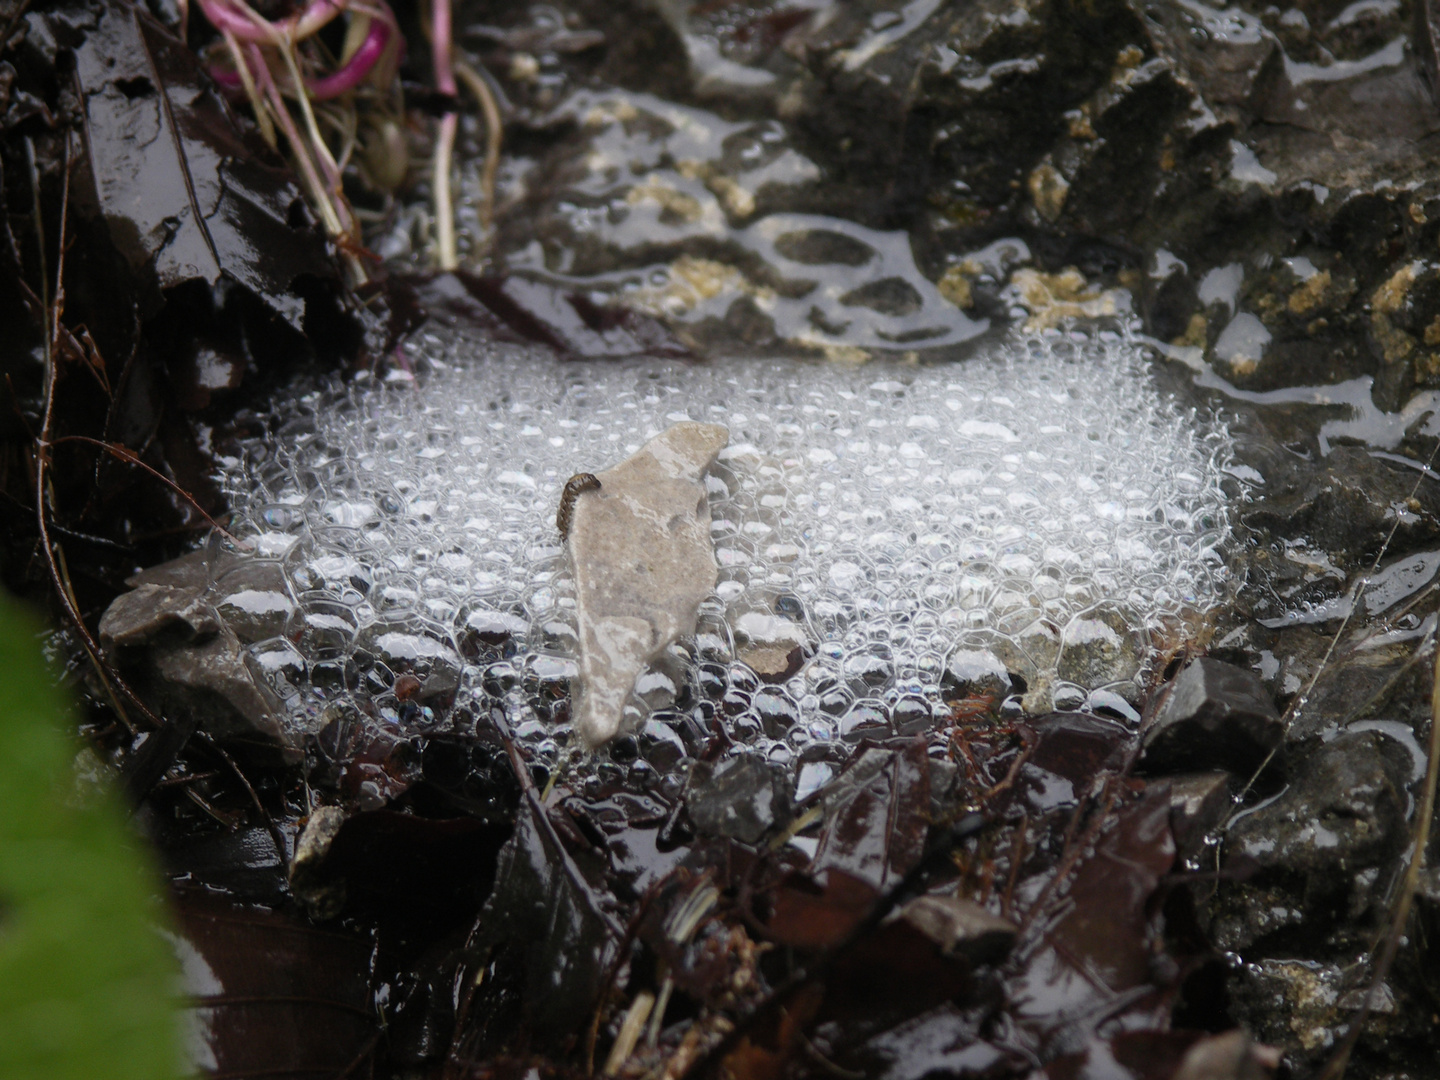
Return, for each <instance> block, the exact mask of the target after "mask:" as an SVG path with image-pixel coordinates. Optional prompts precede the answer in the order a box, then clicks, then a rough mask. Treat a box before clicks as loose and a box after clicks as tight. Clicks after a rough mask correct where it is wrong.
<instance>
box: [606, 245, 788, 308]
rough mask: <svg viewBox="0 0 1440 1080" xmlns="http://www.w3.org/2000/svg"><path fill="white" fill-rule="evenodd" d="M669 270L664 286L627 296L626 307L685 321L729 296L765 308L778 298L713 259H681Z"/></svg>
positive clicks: (631, 293)
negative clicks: (702, 307) (709, 303)
mask: <svg viewBox="0 0 1440 1080" xmlns="http://www.w3.org/2000/svg"><path fill="white" fill-rule="evenodd" d="M666 269H667V273H666V280H665V283H664V284H662V285H651V286H646V287H645V288H642V289H636V290H635V291H634V292H629V293H626V294H625V303H626V304H627V305H628V306H629V307H632V308H635V309H636V310H638V311H643V312H645V313H646V314H649V315H657V316H671V317H683V316H685V315H688V314H690V313H691V312H692V311H694V310H695V309H696V308H697V307H699V306H700V305H701V304H703V303H705V302H706V301H707V300H713V299H715V298H716V297H717V296H722V295H724V294H727V293H728V294H732V295H734V296H737V297H738V296H750V297H753V298H754V299H756V300H758V301H760V302H761V303H762V304H763V303H765V302H767V301H769V300H772V299H774V296H775V293H774V290H772V289H768V288H765V287H764V286H758V285H756V284H755V283H754V282H752V281H751V280H750V279H749V278H747V277H746V276H745V275H744V274H742V273H740V271H739V270H736V269H735V268H734V267H733V266H730V265H727V264H726V263H722V262H716V261H715V260H714V259H698V258H695V257H694V256H691V255H682V256H680V258H678V259H676V260H675V261H674V262H673V263H671V264H670V265H669V267H667V268H666Z"/></svg>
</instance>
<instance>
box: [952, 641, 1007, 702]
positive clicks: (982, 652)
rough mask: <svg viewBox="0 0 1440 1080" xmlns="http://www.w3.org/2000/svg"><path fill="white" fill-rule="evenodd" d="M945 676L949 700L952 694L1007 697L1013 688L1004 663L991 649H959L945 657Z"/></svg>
mask: <svg viewBox="0 0 1440 1080" xmlns="http://www.w3.org/2000/svg"><path fill="white" fill-rule="evenodd" d="M941 679H942V685H943V686H944V687H945V692H946V695H947V697H946V700H947V701H948V700H949V695H954V696H955V697H959V698H965V697H979V696H981V695H984V694H995V695H997V696H999V697H1004V696H1005V695H1006V694H1009V693H1010V692H1011V689H1012V684H1011V679H1010V673H1009V671H1007V670H1006V668H1005V664H1004V662H1003V661H1001V659H1000V658H999V657H998V656H996V655H995V654H994V653H993V652H991V651H990V650H989V649H956V650H955V651H954V652H952V653H951V654H950V655H949V656H947V657H946V658H945V674H944V675H943V676H942V677H941Z"/></svg>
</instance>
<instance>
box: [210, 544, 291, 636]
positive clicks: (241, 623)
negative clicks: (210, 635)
mask: <svg viewBox="0 0 1440 1080" xmlns="http://www.w3.org/2000/svg"><path fill="white" fill-rule="evenodd" d="M212 595H213V597H214V601H215V610H216V611H217V612H218V613H219V615H220V618H222V619H224V620H225V624H226V625H227V626H229V627H230V629H231V630H233V631H235V634H236V636H237V637H238V638H239V639H240V640H241V641H243V642H246V643H249V642H254V641H263V640H265V639H266V638H272V637H276V636H277V635H279V634H281V633H283V632H284V630H285V625H286V623H287V622H288V621H289V620H290V617H291V616H292V615H293V614H294V612H295V601H294V600H293V598H292V597H291V596H290V589H289V587H288V585H287V584H286V581H285V573H284V570H283V569H282V568H281V566H280V564H279V563H276V562H267V561H261V560H258V559H244V560H240V561H239V562H238V563H237V564H236V565H235V566H234V567H233V568H232V569H230V570H228V571H225V572H224V573H222V574H220V575H219V576H218V577H217V578H216V580H215V587H214V590H213V592H212Z"/></svg>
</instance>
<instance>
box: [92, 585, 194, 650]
mask: <svg viewBox="0 0 1440 1080" xmlns="http://www.w3.org/2000/svg"><path fill="white" fill-rule="evenodd" d="M220 629H221V623H220V618H219V616H218V615H217V614H216V612H215V608H214V607H213V606H212V605H211V604H210V603H208V602H207V601H206V600H205V599H204V597H203V586H202V587H201V588H200V589H196V588H193V587H190V586H181V587H176V586H171V585H141V586H140V587H139V588H137V589H134V590H132V591H130V592H128V593H122V594H121V595H120V596H118V597H116V598H115V601H114V602H113V603H112V604H111V605H110V607H109V608H107V609H106V611H105V614H104V615H102V616H101V617H100V646H101V648H103V649H104V650H105V651H106V653H107V654H109V655H110V657H111V659H116V660H118V659H120V657H121V656H122V655H123V653H124V652H126V651H128V650H133V649H136V648H140V647H143V646H146V645H148V644H150V643H151V642H153V641H155V640H156V639H157V638H160V637H162V636H163V637H169V638H172V639H175V640H179V641H182V642H185V641H197V640H205V639H207V638H210V637H213V636H214V635H216V634H218V633H219V632H220Z"/></svg>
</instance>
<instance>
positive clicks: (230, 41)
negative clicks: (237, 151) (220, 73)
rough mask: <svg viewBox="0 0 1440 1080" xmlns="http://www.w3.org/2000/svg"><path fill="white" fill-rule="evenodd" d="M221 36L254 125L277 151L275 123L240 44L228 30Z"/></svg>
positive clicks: (272, 148)
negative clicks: (253, 119)
mask: <svg viewBox="0 0 1440 1080" xmlns="http://www.w3.org/2000/svg"><path fill="white" fill-rule="evenodd" d="M221 34H222V35H223V37H224V38H225V48H226V49H228V50H229V52H230V60H231V62H232V63H234V65H235V71H236V73H237V74H239V76H240V84H241V85H242V86H244V87H245V96H246V97H247V98H249V99H250V109H251V111H253V112H254V113H255V123H256V124H257V125H258V126H259V128H260V135H261V137H262V138H264V140H265V141H266V142H267V143H269V144H270V149H271V150H278V149H279V147H280V144H279V142H278V141H277V140H276V138H275V123H274V121H273V120H271V119H270V110H269V109H267V108H266V107H265V100H264V98H262V97H261V96H260V91H259V89H257V88H256V86H255V76H254V74H253V73H252V72H251V71H250V65H249V64H247V63H246V62H245V55H244V54H243V53H242V52H241V51H240V42H238V41H236V40H235V35H234V34H232V33H231V32H230V31H229V30H223V31H221Z"/></svg>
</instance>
